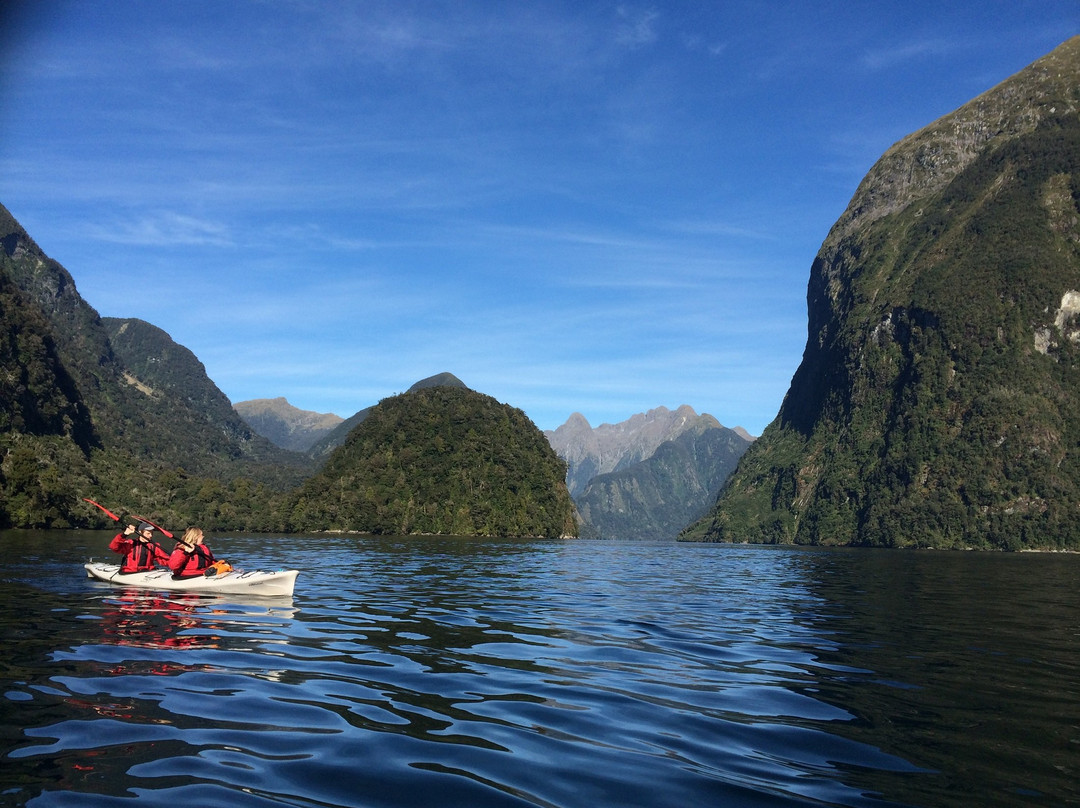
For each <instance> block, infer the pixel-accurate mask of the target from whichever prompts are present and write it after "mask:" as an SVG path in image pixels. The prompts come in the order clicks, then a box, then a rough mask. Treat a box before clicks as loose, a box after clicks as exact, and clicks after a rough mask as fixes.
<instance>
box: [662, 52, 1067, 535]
mask: <svg viewBox="0 0 1080 808" xmlns="http://www.w3.org/2000/svg"><path fill="white" fill-rule="evenodd" d="M1078 107H1080V38H1077V39H1073V40H1070V41H1069V42H1067V43H1065V44H1064V45H1062V46H1061V47H1059V48H1058V49H1057V50H1055V51H1054V52H1053V53H1051V54H1050V55H1048V56H1047V57H1045V58H1043V59H1041V60H1039V61H1038V62H1036V63H1035V64H1033V65H1031V66H1030V67H1028V68H1026V69H1025V70H1023V71H1021V72H1020V73H1018V74H1017V75H1015V76H1013V77H1012V78H1011V79H1009V80H1007V81H1006V82H1004V83H1002V84H1001V85H999V86H998V87H996V88H994V89H993V90H991V91H989V92H987V93H985V94H984V95H982V96H980V97H979V98H977V99H975V100H974V101H972V102H970V103H969V104H967V105H965V106H964V107H962V108H961V109H959V110H957V111H956V112H955V113H952V114H951V115H948V116H946V117H944V118H942V119H940V120H939V121H937V122H935V123H934V124H932V125H931V126H929V127H927V128H926V129H924V130H922V131H920V132H917V133H915V134H913V135H911V136H909V137H908V138H905V139H904V140H902V141H900V142H899V143H898V144H896V145H895V146H894V147H893V148H892V149H890V150H889V151H888V152H887V153H886V154H885V155H884V156H883V157H882V158H881V160H880V161H879V162H878V163H877V164H876V165H875V166H874V167H873V169H872V170H871V171H870V172H869V174H868V175H867V177H866V179H865V180H864V181H863V183H862V184H861V185H860V187H859V189H858V191H857V192H856V194H855V196H854V198H853V199H852V201H851V203H850V205H849V206H848V209H847V210H846V211H845V213H844V214H843V216H842V217H841V218H840V220H839V221H838V222H837V224H836V225H835V226H834V227H833V229H832V231H831V232H830V233H829V235H828V237H827V239H826V240H825V242H824V244H823V245H822V248H821V250H820V252H819V253H818V256H817V258H816V259H815V261H814V263H813V267H812V269H811V276H810V282H809V287H808V294H807V298H808V311H809V328H808V332H809V333H808V339H807V345H806V349H805V352H804V355H803V360H802V363H801V365H800V367H799V369H798V371H797V372H796V374H795V376H794V378H793V380H792V384H791V388H790V389H789V391H788V393H787V396H786V397H785V399H784V403H783V406H782V408H781V410H780V413H779V414H778V416H777V418H776V419H775V421H774V422H773V423H772V424H771V425H770V426H769V427H768V428H767V429H766V430H765V432H764V434H763V435H762V436H761V438H760V439H759V440H758V441H757V442H756V443H755V444H754V446H753V447H752V448H751V449H750V450H749V451H748V452H747V454H746V455H745V456H744V457H743V459H742V462H741V463H740V466H739V468H738V470H737V471H736V472H735V474H734V475H733V476H732V477H731V478H730V479H729V481H728V483H727V485H726V486H725V488H724V490H723V491H722V492H721V495H720V498H719V499H718V501H717V504H716V507H715V508H714V510H713V512H712V513H711V514H710V516H708V517H707V518H706V519H705V520H703V521H702V522H699V523H698V524H697V525H694V526H692V527H691V528H689V529H688V530H687V531H685V532H684V535H683V538H687V539H704V540H710V541H752V542H785V543H787V542H794V543H799V544H838V545H847V544H852V545H874V546H933V547H986V548H1022V547H1050V548H1059V547H1072V548H1077V547H1080V520H1078V517H1080V204H1078V202H1080V121H1078V118H1077V109H1078Z"/></svg>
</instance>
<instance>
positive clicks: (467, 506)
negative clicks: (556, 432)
mask: <svg viewBox="0 0 1080 808" xmlns="http://www.w3.org/2000/svg"><path fill="white" fill-rule="evenodd" d="M565 475H566V465H565V463H563V461H562V460H560V459H559V458H558V457H557V456H556V455H555V452H554V451H553V450H552V449H551V447H550V446H549V445H548V443H547V441H546V439H545V438H544V436H543V433H541V432H540V431H539V430H538V429H537V428H536V426H535V425H534V424H533V423H532V422H531V421H530V420H529V419H528V418H527V417H526V416H525V414H524V413H523V412H521V410H518V409H515V408H513V407H509V406H507V405H505V404H500V403H499V402H497V401H496V400H495V399H493V398H491V397H490V396H485V395H482V394H480V393H476V392H473V391H471V390H467V389H460V388H455V387H430V388H424V389H419V390H415V391H413V392H409V393H403V394H401V395H399V396H394V397H392V398H388V399H385V400H384V401H382V402H380V403H379V405H378V406H376V407H374V408H373V409H372V410H371V412H370V413H369V415H368V417H367V418H366V419H364V421H363V423H361V424H360V426H358V427H357V428H356V429H355V430H354V431H353V432H352V433H351V434H350V435H349V437H348V439H347V440H346V441H345V443H344V444H342V446H341V447H339V448H338V449H337V450H336V451H335V452H334V453H333V454H332V455H331V456H330V459H329V460H328V461H327V463H326V465H325V466H324V467H323V469H322V470H321V471H320V472H319V473H318V474H316V475H315V476H314V477H312V478H311V479H310V480H308V481H307V482H306V483H305V484H304V485H303V486H302V487H301V489H300V490H299V492H298V495H297V496H296V498H295V503H294V504H293V506H292V509H291V512H290V525H291V527H292V528H293V529H295V530H312V529H316V530H317V529H331V530H355V531H362V532H370V533H405V534H408V533H442V534H455V535H467V536H472V535H480V536H544V537H558V536H565V535H576V527H575V525H574V520H573V505H572V503H571V501H570V496H569V493H568V492H567V490H566V485H565V483H564V478H565Z"/></svg>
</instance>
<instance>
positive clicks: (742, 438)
mask: <svg viewBox="0 0 1080 808" xmlns="http://www.w3.org/2000/svg"><path fill="white" fill-rule="evenodd" d="M544 435H545V436H546V437H547V439H548V441H549V442H550V443H551V445H552V447H553V448H554V449H555V451H556V452H557V453H558V455H559V456H560V457H561V458H563V460H565V461H566V462H567V488H568V489H569V490H570V495H571V496H572V497H573V498H574V502H575V503H576V504H577V507H578V515H579V517H580V519H581V523H582V528H581V533H582V536H588V537H596V538H634V539H641V538H674V536H675V535H676V534H677V533H678V532H679V531H680V530H681V529H682V528H683V527H685V526H686V525H688V524H689V523H690V522H691V521H693V520H694V519H696V518H698V517H699V516H700V515H701V514H702V513H703V512H704V510H705V509H706V507H707V506H708V505H709V504H711V503H712V502H713V500H715V499H716V494H717V492H718V491H719V490H720V486H721V485H722V484H723V482H724V480H725V479H726V478H727V476H728V474H730V473H731V471H732V470H733V469H734V467H735V464H736V463H737V462H738V460H739V458H740V457H741V456H742V454H743V452H745V451H746V449H747V448H748V447H749V445H750V443H751V442H752V440H753V438H752V437H751V436H750V435H749V434H748V433H747V432H746V430H744V429H742V428H741V427H739V428H737V429H734V430H733V429H727V428H726V427H724V426H722V425H721V424H720V422H719V421H717V420H716V419H715V418H714V417H713V416H711V415H708V414H704V415H698V414H697V413H696V412H695V411H694V410H693V408H691V407H690V406H688V405H685V404H684V405H682V406H681V407H679V408H677V409H676V410H674V411H672V410H669V409H668V408H667V407H657V408H656V409H653V410H649V411H648V412H645V413H639V414H636V415H632V416H631V417H630V418H628V419H627V420H625V421H621V422H619V423H617V424H606V423H605V424H601V425H600V426H598V427H596V428H593V427H592V426H591V425H590V424H589V422H588V420H587V419H586V418H585V416H583V415H582V414H581V413H577V412H575V413H573V414H572V415H571V416H570V417H569V418H568V419H567V421H566V423H564V424H563V425H562V426H560V427H558V428H557V429H555V430H547V431H545V432H544Z"/></svg>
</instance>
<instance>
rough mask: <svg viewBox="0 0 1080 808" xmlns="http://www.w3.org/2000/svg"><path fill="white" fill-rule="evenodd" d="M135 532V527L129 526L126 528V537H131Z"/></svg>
mask: <svg viewBox="0 0 1080 808" xmlns="http://www.w3.org/2000/svg"><path fill="white" fill-rule="evenodd" d="M134 532H135V525H128V526H127V527H125V528H124V535H125V536H130V535H131V534H132V533H134Z"/></svg>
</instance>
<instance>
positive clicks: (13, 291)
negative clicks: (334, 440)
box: [0, 206, 310, 527]
mask: <svg viewBox="0 0 1080 808" xmlns="http://www.w3.org/2000/svg"><path fill="white" fill-rule="evenodd" d="M0 247H2V252H0V379H2V380H3V381H0V385H2V386H3V393H4V395H3V399H2V403H0V419H2V427H3V428H2V429H0V457H2V461H0V526H9V525H16V526H21V527H46V526H52V527H67V526H81V525H91V524H97V523H99V517H100V514H97V513H95V512H88V511H90V509H88V508H87V507H86V506H85V504H83V503H81V499H80V497H82V496H86V495H89V494H91V493H92V494H94V495H96V496H98V497H101V498H104V499H107V500H109V501H110V502H111V503H112V504H115V505H117V507H118V508H119V507H123V506H126V505H127V504H128V503H131V504H133V505H134V504H138V505H139V507H140V508H143V509H146V510H149V509H150V507H151V506H154V507H157V508H159V512H160V513H170V512H171V509H172V507H173V506H174V505H179V504H180V503H184V502H189V503H190V501H192V500H198V499H200V494H199V493H198V492H200V491H204V490H206V491H208V490H209V489H206V488H205V486H204V482H205V481H206V480H213V481H214V482H215V484H217V485H219V486H223V487H224V488H228V486H230V485H231V484H232V483H233V482H234V481H236V480H238V479H239V478H242V477H243V478H246V480H247V482H246V483H245V490H248V489H251V488H254V487H257V486H259V485H267V486H271V487H278V488H285V487H288V486H290V485H294V484H296V483H298V482H299V480H300V479H302V477H303V476H304V475H305V474H306V473H307V472H308V468H309V466H310V461H309V460H308V459H307V458H304V457H302V456H299V455H295V454H294V453H289V452H282V451H281V450H279V449H277V448H275V447H274V446H272V445H271V444H270V443H269V442H268V441H266V440H265V439H263V438H262V437H259V436H258V435H256V434H254V433H253V432H252V431H251V430H250V429H249V428H247V426H246V425H245V424H244V423H243V422H242V421H241V420H240V418H239V417H238V416H236V414H235V413H233V412H232V409H231V407H230V406H229V405H228V401H227V400H226V399H225V397H224V396H223V395H222V394H221V392H220V391H219V390H217V388H216V387H214V385H213V383H212V382H210V381H209V379H207V378H206V376H205V371H204V370H203V369H202V365H201V363H199V362H198V360H196V359H195V358H194V356H192V355H191V353H190V352H188V351H186V349H182V348H180V346H177V345H175V343H172V341H171V340H170V339H168V335H166V334H165V333H164V332H162V331H160V330H159V329H155V328H154V327H153V326H150V325H148V324H145V323H139V322H138V321H103V320H102V319H101V318H100V317H99V316H98V314H97V312H96V311H94V309H93V308H92V307H91V306H89V305H88V304H87V303H86V302H85V301H84V300H83V299H82V297H81V296H80V295H79V293H78V291H77V290H76V287H75V283H74V281H73V280H72V277H71V275H70V274H69V273H68V272H67V270H66V269H64V267H62V266H61V265H60V264H58V263H57V262H55V261H53V260H52V259H50V258H49V257H48V256H47V255H45V254H44V253H43V252H42V250H41V249H40V248H39V247H38V245H37V244H36V243H35V242H34V241H33V240H32V239H31V238H30V236H29V235H28V234H27V233H26V231H25V230H24V229H23V228H22V227H21V226H20V225H19V224H18V222H17V221H15V219H14V217H12V216H11V214H10V212H9V211H7V209H5V208H3V207H2V206H0ZM110 329H113V330H114V331H115V332H116V333H115V334H111V333H110ZM113 336H115V337H116V342H115V344H114V342H113ZM151 357H155V358H157V359H166V360H167V361H165V362H162V363H158V364H155V363H153V362H148V361H147V360H148V359H150V358H151ZM80 506H81V507H80Z"/></svg>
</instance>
